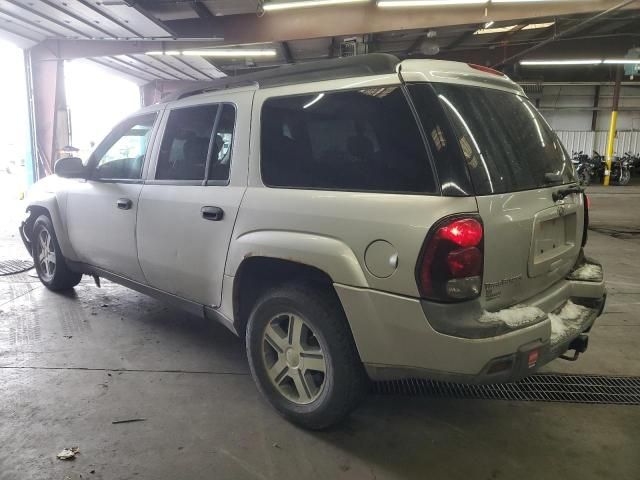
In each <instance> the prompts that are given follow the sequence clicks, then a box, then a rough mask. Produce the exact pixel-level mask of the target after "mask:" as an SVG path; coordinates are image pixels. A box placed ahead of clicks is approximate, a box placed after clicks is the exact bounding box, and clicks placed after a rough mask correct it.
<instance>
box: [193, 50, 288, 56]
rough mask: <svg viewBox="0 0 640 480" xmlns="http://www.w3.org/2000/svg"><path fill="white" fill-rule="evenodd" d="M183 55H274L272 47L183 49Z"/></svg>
mask: <svg viewBox="0 0 640 480" xmlns="http://www.w3.org/2000/svg"><path fill="white" fill-rule="evenodd" d="M182 54H183V55H189V56H197V57H275V56H276V54H277V52H276V51H275V50H274V49H262V50H256V49H253V50H251V49H248V48H227V49H223V48H217V49H212V50H184V51H183V52H182Z"/></svg>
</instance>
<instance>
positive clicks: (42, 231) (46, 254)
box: [31, 215, 82, 291]
mask: <svg viewBox="0 0 640 480" xmlns="http://www.w3.org/2000/svg"><path fill="white" fill-rule="evenodd" d="M31 243H32V245H33V252H32V254H33V262H34V264H35V267H36V272H37V273H38V277H40V281H41V282H42V283H43V285H44V286H45V287H47V288H48V289H50V290H55V291H59V290H68V289H70V288H73V287H75V286H76V285H78V283H80V280H81V279H82V274H80V273H76V272H72V271H71V270H69V267H68V266H67V263H66V262H65V259H64V257H63V256H62V251H61V250H60V245H58V239H57V238H56V234H55V232H54V230H53V224H52V223H51V220H50V219H49V217H47V216H46V215H41V216H40V217H38V218H37V219H36V221H35V223H34V224H33V233H32V235H31Z"/></svg>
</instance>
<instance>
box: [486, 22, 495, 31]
mask: <svg viewBox="0 0 640 480" xmlns="http://www.w3.org/2000/svg"><path fill="white" fill-rule="evenodd" d="M494 23H496V22H494V21H493V20H491V21H490V22H487V23H485V24H484V29H485V30H486V29H487V28H489V27H490V26H491V25H493V24H494Z"/></svg>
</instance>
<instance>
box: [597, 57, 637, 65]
mask: <svg viewBox="0 0 640 480" xmlns="http://www.w3.org/2000/svg"><path fill="white" fill-rule="evenodd" d="M603 63H608V64H613V65H633V64H636V63H640V58H636V59H635V60H634V59H629V58H608V59H607V60H605V61H604V62H603Z"/></svg>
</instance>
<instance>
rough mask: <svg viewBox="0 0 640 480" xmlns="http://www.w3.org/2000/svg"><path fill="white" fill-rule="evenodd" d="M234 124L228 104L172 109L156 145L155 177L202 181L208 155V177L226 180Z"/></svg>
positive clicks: (233, 112)
mask: <svg viewBox="0 0 640 480" xmlns="http://www.w3.org/2000/svg"><path fill="white" fill-rule="evenodd" d="M234 123H235V109H234V108H233V106H232V105H226V104H223V105H200V106H197V107H185V108H178V109H175V110H172V111H171V113H170V114H169V119H168V120H167V126H166V127H165V131H164V137H163V139H162V144H161V146H160V154H159V156H158V166H157V168H156V179H157V180H204V177H205V171H206V167H207V158H210V162H209V163H210V165H209V179H210V180H228V178H229V166H230V163H231V143H232V138H233V126H234ZM214 128H215V129H216V131H215V132H214ZM212 135H213V136H212Z"/></svg>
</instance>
